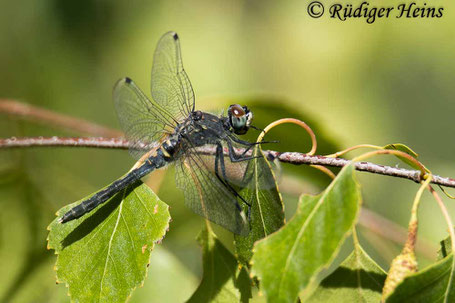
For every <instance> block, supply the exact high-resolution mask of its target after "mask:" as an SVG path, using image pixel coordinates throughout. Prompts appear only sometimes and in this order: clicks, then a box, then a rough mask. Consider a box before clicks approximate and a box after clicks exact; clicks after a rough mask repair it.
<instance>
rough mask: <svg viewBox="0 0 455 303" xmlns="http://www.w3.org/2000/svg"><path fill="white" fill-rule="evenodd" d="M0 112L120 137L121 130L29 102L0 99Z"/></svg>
mask: <svg viewBox="0 0 455 303" xmlns="http://www.w3.org/2000/svg"><path fill="white" fill-rule="evenodd" d="M0 113H5V114H8V115H13V116H15V117H20V118H23V119H26V120H31V121H34V122H39V123H45V124H47V125H53V126H57V127H63V128H65V129H67V130H71V131H75V132H78V133H82V134H86V135H90V136H100V137H107V138H110V137H121V136H122V135H123V133H122V132H121V131H118V130H115V129H111V128H107V127H104V126H101V125H98V124H96V123H93V122H89V121H87V120H84V119H78V118H74V117H71V116H68V115H64V114H60V113H56V112H53V111H50V110H48V109H44V108H39V107H36V106H33V105H30V104H26V103H22V102H18V101H13V100H1V99H0Z"/></svg>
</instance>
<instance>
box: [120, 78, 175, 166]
mask: <svg viewBox="0 0 455 303" xmlns="http://www.w3.org/2000/svg"><path fill="white" fill-rule="evenodd" d="M113 97H114V104H115V109H116V111H117V116H118V119H119V121H120V125H121V127H122V130H123V131H124V132H125V135H126V138H127V139H128V140H129V141H131V142H132V143H133V146H132V147H131V148H130V154H131V155H132V156H133V157H134V158H136V159H139V158H140V157H141V156H142V155H143V154H144V153H145V152H147V151H148V150H150V148H151V146H153V144H154V143H156V141H159V140H160V138H161V137H162V136H163V135H165V134H166V133H168V132H170V131H172V130H173V123H174V122H173V120H172V119H171V118H170V113H168V112H167V111H166V110H165V109H164V108H162V107H161V106H160V105H159V104H156V103H154V102H152V101H150V100H149V99H148V98H147V96H145V94H144V93H143V92H142V91H141V90H140V89H139V88H138V87H137V86H136V84H135V83H134V82H133V81H132V80H131V79H129V78H124V79H120V80H119V81H117V83H116V85H115V87H114V91H113Z"/></svg>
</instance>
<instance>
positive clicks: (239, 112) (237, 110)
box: [229, 104, 245, 118]
mask: <svg viewBox="0 0 455 303" xmlns="http://www.w3.org/2000/svg"><path fill="white" fill-rule="evenodd" d="M229 110H230V112H231V114H232V115H233V116H234V117H236V118H241V117H243V116H245V111H244V110H243V108H242V107H241V106H240V105H238V104H234V105H231V106H230V108H229Z"/></svg>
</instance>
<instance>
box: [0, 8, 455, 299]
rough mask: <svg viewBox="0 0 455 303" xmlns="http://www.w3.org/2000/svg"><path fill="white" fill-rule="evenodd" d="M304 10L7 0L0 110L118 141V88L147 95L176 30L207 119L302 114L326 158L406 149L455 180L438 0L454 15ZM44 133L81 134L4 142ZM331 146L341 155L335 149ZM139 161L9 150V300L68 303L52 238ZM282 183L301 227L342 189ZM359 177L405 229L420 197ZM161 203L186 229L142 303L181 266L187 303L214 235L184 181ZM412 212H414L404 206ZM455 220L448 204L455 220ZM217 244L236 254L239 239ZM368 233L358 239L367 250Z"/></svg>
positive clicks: (1, 210) (1, 188)
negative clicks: (188, 201)
mask: <svg viewBox="0 0 455 303" xmlns="http://www.w3.org/2000/svg"><path fill="white" fill-rule="evenodd" d="M307 4H308V2H305V1H297V0H291V1H286V2H279V1H233V2H226V1H221V0H216V1H208V0H201V1H197V2H194V1H191V2H189V1H183V0H180V1H128V2H126V1H94V0H84V1H58V0H48V1H2V3H1V7H2V9H1V10H0V45H1V47H0V70H1V73H0V98H11V99H18V100H22V101H24V102H28V103H31V104H34V105H38V106H43V107H45V108H48V109H51V110H56V111H59V112H62V113H65V114H69V115H73V116H75V117H80V118H85V119H88V120H90V121H93V122H97V123H100V124H103V125H106V126H111V127H114V128H117V127H118V123H117V121H116V118H115V112H114V107H113V104H112V98H111V90H112V87H113V85H114V83H115V81H116V80H117V79H119V78H121V77H123V76H131V77H133V78H134V79H135V80H136V81H137V82H138V85H139V86H141V87H149V81H150V69H151V64H152V54H153V51H154V48H155V45H156V42H157V40H158V39H159V37H160V36H161V35H162V34H163V33H164V32H166V31H168V30H175V31H177V32H178V33H179V35H180V37H181V40H182V52H183V60H184V65H185V69H186V71H187V72H188V74H189V77H190V79H191V81H192V83H193V87H194V89H195V92H196V97H197V102H198V107H199V108H200V109H210V110H213V111H216V112H220V111H221V110H222V109H223V108H225V106H226V104H225V103H224V102H222V101H219V100H220V98H221V99H223V98H228V99H230V100H237V101H236V103H248V104H247V105H250V104H249V103H251V106H250V107H252V109H253V111H254V113H255V120H254V121H256V122H255V123H256V124H258V126H260V127H264V126H265V125H267V124H268V123H269V122H271V120H273V119H275V118H282V117H289V116H293V117H297V118H298V117H300V116H301V115H304V120H305V121H306V122H307V123H308V124H309V125H310V126H311V127H313V128H314V129H315V130H316V133H317V135H318V139H319V143H320V150H319V151H320V153H331V152H333V151H335V150H334V149H339V148H344V147H348V146H351V145H355V144H360V143H371V144H377V145H383V144H386V143H388V142H403V143H405V144H406V145H408V146H411V147H412V148H413V149H414V150H415V151H416V152H418V153H419V155H420V159H421V160H422V161H424V163H425V164H426V165H427V166H428V167H429V169H431V170H432V171H433V172H434V173H437V174H440V175H447V176H452V177H453V175H454V173H453V171H454V170H453V167H454V166H453V150H454V149H455V141H453V140H450V139H448V138H451V137H452V135H453V123H452V121H453V117H452V116H453V112H455V102H453V96H454V95H455V87H454V85H453V79H454V78H455V72H454V71H455V60H454V59H455V40H454V39H447V37H451V36H452V35H453V28H454V25H455V18H454V17H455V9H454V8H455V5H454V4H453V3H452V2H450V1H449V2H447V1H445V2H443V1H441V0H435V1H432V3H431V5H436V6H438V5H442V6H444V8H445V10H444V17H443V18H440V19H395V18H391V19H381V20H377V21H376V22H375V23H374V24H366V23H365V21H364V20H362V19H355V20H347V21H344V22H341V21H336V20H334V19H330V18H328V16H327V15H325V16H323V17H322V18H320V19H311V18H310V17H309V16H308V15H307V13H306V5H307ZM381 4H383V5H395V4H396V1H394V0H385V1H383V2H381ZM258 96H262V97H258ZM253 100H254V101H253ZM261 105H263V106H261ZM280 108H283V109H284V112H282V113H281V112H280V111H279V109H280ZM316 122H317V124H318V126H319V127H315V123H316ZM275 132H276V133H275ZM39 135H43V136H53V135H80V134H76V133H70V132H64V131H62V130H60V129H56V128H52V127H48V126H42V125H37V124H35V123H23V122H17V121H15V120H14V119H10V118H7V117H5V116H3V115H1V116H0V136H1V137H10V136H39ZM321 135H322V136H323V137H325V138H328V142H330V144H331V145H327V149H324V142H323V141H324V140H323V139H321V138H322V137H321ZM253 137H255V136H253ZM266 139H270V140H279V141H280V143H279V144H273V145H270V146H267V147H266V148H270V149H279V150H291V151H301V152H305V151H307V150H308V149H309V145H308V144H309V141H307V137H306V135H305V134H304V133H303V132H302V131H301V130H300V129H298V128H297V126H281V127H279V128H277V129H276V130H273V131H272V132H271V133H270V134H269V135H268V136H267V137H266ZM282 147H284V148H282ZM332 147H333V148H332ZM388 161H389V162H387V164H392V165H396V164H399V163H400V162H399V161H398V160H395V159H394V160H388ZM132 163H133V161H132V160H131V159H130V158H129V156H128V153H126V152H122V151H108V150H93V149H91V150H87V149H66V148H63V149H30V150H27V151H8V152H6V151H0V256H1V258H0V301H6V302H36V301H44V302H62V301H64V300H65V299H66V298H67V297H66V292H67V289H66V288H65V287H64V286H63V285H55V284H54V282H55V272H54V271H53V270H52V266H53V264H54V263H55V262H54V261H55V259H54V258H53V254H52V252H50V251H47V250H46V234H47V233H46V226H47V225H48V223H49V222H50V221H52V220H53V219H54V218H55V216H54V213H55V211H56V210H58V209H59V208H61V207H62V206H63V205H66V204H68V203H69V202H71V201H76V200H78V199H80V198H81V197H83V196H86V195H87V194H89V193H91V192H93V191H95V190H97V189H99V188H101V187H103V186H105V185H106V184H109V183H110V182H112V181H113V180H115V179H116V178H118V177H119V176H120V175H122V174H124V173H125V172H126V171H127V170H128V169H129V168H130V167H131V165H132ZM400 165H401V164H400ZM283 172H284V173H283V175H282V177H281V184H280V189H281V191H282V194H283V197H284V201H285V210H286V213H287V215H288V216H289V215H292V214H293V210H294V209H295V208H296V204H297V203H296V202H297V200H298V196H299V195H300V193H301V192H302V191H303V192H311V193H317V192H318V191H319V190H320V189H321V188H322V187H323V186H324V185H326V184H327V183H328V182H329V181H330V180H329V179H328V178H327V177H326V176H324V175H323V174H322V173H319V172H314V170H313V169H312V168H309V167H303V166H299V167H289V166H284V167H283ZM288 172H291V174H288ZM314 174H317V175H314ZM289 175H292V176H295V175H297V176H299V177H300V176H304V177H305V179H304V181H303V182H304V187H302V186H301V185H302V181H301V179H299V180H298V182H297V181H296V180H295V179H294V178H290V177H289ZM308 176H311V177H310V178H309V177H308ZM359 178H360V180H361V183H362V185H363V190H364V194H363V196H364V197H365V198H366V201H365V204H366V205H367V206H368V207H370V208H372V209H374V210H376V211H377V212H379V213H381V214H383V215H385V216H386V217H388V218H390V219H392V220H394V221H397V222H398V223H400V224H402V225H406V223H407V220H408V213H409V209H410V203H411V200H412V199H409V197H410V196H412V195H413V194H414V191H415V185H414V184H412V183H410V182H408V181H400V180H396V179H393V178H385V177H379V176H367V175H362V174H360V175H359ZM150 179H151V180H150V182H149V183H155V182H156V179H155V175H152V176H151V177H150ZM385 189H387V190H385ZM158 195H159V197H160V198H161V199H162V200H164V201H167V202H169V204H170V206H171V209H170V212H171V215H172V217H173V222H171V224H170V232H169V233H168V234H167V236H166V241H164V243H163V244H162V247H161V252H162V254H163V255H164V256H170V257H169V258H165V257H163V259H164V260H168V259H171V260H172V261H169V262H170V263H171V264H170V265H169V267H164V266H163V267H160V268H159V269H158V268H157V267H154V266H153V262H154V258H152V263H151V264H152V265H151V268H150V272H153V274H150V272H149V276H148V278H147V282H146V286H145V287H144V288H143V289H139V290H138V291H137V294H138V296H139V292H140V294H141V296H142V298H156V297H157V296H156V294H157V293H158V291H160V290H162V288H154V287H151V286H150V285H151V284H153V285H158V282H157V280H153V279H154V278H155V277H156V276H160V277H163V280H165V279H166V277H167V278H168V279H175V277H172V275H171V274H170V273H169V270H170V269H169V268H174V270H175V271H181V275H178V276H179V277H180V279H181V280H179V281H186V282H188V283H187V284H185V286H182V287H181V293H180V294H179V296H178V295H177V294H176V297H175V298H177V299H176V300H178V301H182V300H184V299H186V298H188V297H189V296H190V295H191V294H192V293H193V291H194V290H195V289H196V287H197V281H198V280H199V279H200V277H201V274H202V264H201V256H200V248H199V247H198V245H197V243H196V241H195V240H194V239H195V237H196V236H197V234H198V233H199V231H200V228H201V226H202V225H203V223H202V221H201V219H200V218H199V217H198V216H196V215H194V214H193V213H192V212H191V211H189V210H187V209H185V207H184V206H183V203H182V202H183V200H182V194H181V193H180V192H179V191H177V190H175V184H174V180H173V175H172V169H171V170H170V171H169V173H167V174H166V175H165V177H164V180H163V182H162V185H161V187H160V189H159V191H158ZM406 200H409V203H403V202H402V201H406ZM426 202H430V203H426ZM391 205H393V207H391ZM454 209H455V208H454V207H453V206H452V205H449V211H451V212H453V210H454ZM421 211H422V213H425V216H424V217H423V218H421V225H420V228H419V235H422V236H425V237H427V238H430V239H432V240H433V241H434V242H436V241H438V240H439V239H440V238H442V237H443V236H445V230H446V227H445V225H444V223H443V222H442V220H441V216H440V214H439V212H438V210H437V208H436V205H435V203H432V201H426V199H425V196H424V201H423V203H422V206H421ZM216 232H217V235H218V236H219V239H220V241H222V242H223V243H224V244H225V245H226V246H227V248H228V249H231V250H232V249H233V247H232V246H229V243H230V241H228V240H232V238H231V236H230V235H228V234H227V233H223V231H222V230H216ZM363 234H364V230H362V228H359V235H360V240H361V241H362V240H365V238H364V237H362V235H363ZM368 239H369V240H371V239H374V237H372V236H369V237H368ZM365 242H366V243H365V245H364V246H365V250H366V251H367V252H368V253H369V254H370V255H371V256H372V257H373V258H374V259H375V260H377V262H378V263H379V264H380V265H381V266H382V267H384V268H386V266H388V264H389V261H390V260H391V258H393V251H394V250H396V249H397V248H396V247H394V246H391V245H390V243H387V242H383V241H379V240H377V241H376V244H377V245H371V243H369V242H367V241H365ZM372 242H375V240H373V241H372ZM384 243H385V244H384ZM362 244H363V242H362ZM373 244H374V243H373ZM231 245H232V244H231ZM12 247H14V248H15V250H14V251H13V249H12ZM378 250H380V252H378ZM391 252H392V253H391ZM152 256H153V254H152ZM155 257H156V256H155ZM160 258H161V257H160ZM155 260H156V259H155ZM160 260H161V259H160ZM176 276H177V275H176ZM170 277H172V278H170ZM180 284H181V285H184V284H183V282H182V283H179V285H180ZM189 288H190V289H191V288H192V289H191V291H188V289H189ZM168 294H169V295H171V292H168ZM135 300H136V298H135V297H133V298H132V301H133V302H134V301H135ZM138 300H139V299H138ZM169 301H173V299H172V298H171V299H170V300H169ZM142 302H150V301H149V300H146V301H142Z"/></svg>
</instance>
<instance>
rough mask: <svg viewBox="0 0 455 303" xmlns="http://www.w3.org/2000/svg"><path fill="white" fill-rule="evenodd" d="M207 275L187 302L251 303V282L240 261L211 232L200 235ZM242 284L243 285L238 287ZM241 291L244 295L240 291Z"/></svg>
mask: <svg viewBox="0 0 455 303" xmlns="http://www.w3.org/2000/svg"><path fill="white" fill-rule="evenodd" d="M198 241H199V243H200V245H201V246H202V253H203V256H202V262H203V268H204V273H203V276H202V281H201V284H200V285H199V287H198V288H197V289H196V291H195V293H194V294H193V295H192V296H191V298H190V299H189V301H188V302H198V303H199V302H229V303H230V302H240V301H242V302H248V299H249V298H250V297H251V286H250V285H251V284H250V283H251V281H250V279H249V278H248V277H246V278H248V279H247V280H246V279H245V276H244V274H242V272H241V271H240V273H239V268H238V264H237V260H236V259H235V258H234V256H233V255H232V254H231V253H230V252H229V251H228V250H227V249H226V248H225V247H224V246H223V244H221V242H220V241H219V240H218V239H217V238H216V236H215V234H214V233H213V232H212V231H211V230H207V229H206V228H205V229H203V230H202V231H201V233H200V234H199V236H198ZM239 283H242V285H239ZM241 290H242V291H241Z"/></svg>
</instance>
